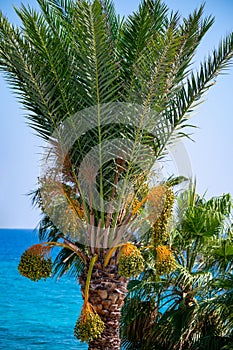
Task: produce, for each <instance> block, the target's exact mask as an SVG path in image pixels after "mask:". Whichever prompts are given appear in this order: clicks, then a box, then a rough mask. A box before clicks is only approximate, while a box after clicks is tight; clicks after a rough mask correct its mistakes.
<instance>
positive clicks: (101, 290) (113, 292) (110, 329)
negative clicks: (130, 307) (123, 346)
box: [79, 259, 128, 350]
mask: <svg viewBox="0 0 233 350" xmlns="http://www.w3.org/2000/svg"><path fill="white" fill-rule="evenodd" d="M86 276H87V269H85V270H84V272H83V273H82V275H81V276H80V278H79V281H80V284H81V290H82V293H84V289H85V282H86ZM127 284H128V279H127V278H124V277H120V276H118V274H117V266H116V264H115V261H114V260H113V259H112V261H111V262H110V265H109V266H108V267H106V268H104V269H103V265H102V264H101V263H100V262H97V263H96V264H95V267H94V269H93V272H92V276H91V283H90V289H89V302H90V303H91V304H92V305H93V306H94V308H95V310H96V312H97V313H98V314H99V316H100V317H101V319H102V320H103V321H104V323H105V330H104V331H103V333H102V335H101V337H100V338H98V339H95V340H93V341H92V342H90V343H89V347H88V349H89V350H120V337H119V326H120V316H121V307H122V305H123V303H124V298H125V296H126V293H127Z"/></svg>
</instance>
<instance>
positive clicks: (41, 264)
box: [18, 250, 52, 281]
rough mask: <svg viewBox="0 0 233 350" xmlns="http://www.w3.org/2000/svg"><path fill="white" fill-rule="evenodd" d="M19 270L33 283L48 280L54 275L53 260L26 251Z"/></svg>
mask: <svg viewBox="0 0 233 350" xmlns="http://www.w3.org/2000/svg"><path fill="white" fill-rule="evenodd" d="M18 270H19V272H20V274H21V275H22V276H25V277H27V278H30V279H31V280H32V281H39V280H40V279H42V278H44V279H46V278H48V277H51V275H52V260H51V258H49V257H47V258H45V257H44V256H40V255H37V254H34V253H33V252H30V251H28V250H26V251H25V252H24V253H23V254H22V256H21V258H20V262H19V265H18Z"/></svg>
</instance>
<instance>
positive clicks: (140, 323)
mask: <svg viewBox="0 0 233 350" xmlns="http://www.w3.org/2000/svg"><path fill="white" fill-rule="evenodd" d="M231 210H232V199H231V197H230V195H229V194H225V195H222V196H221V197H213V198H211V199H209V200H208V201H207V200H205V198H204V197H201V196H198V195H197V194H196V191H195V186H193V187H190V188H189V190H187V191H186V192H184V193H182V195H180V196H178V201H177V213H176V215H175V220H176V225H175V226H174V228H173V231H172V232H171V233H170V247H171V251H172V252H173V254H174V257H175V260H176V267H175V269H174V270H173V271H171V272H169V273H163V274H160V273H159V274H158V256H156V255H155V256H153V254H151V251H150V254H149V255H150V259H147V261H148V267H147V269H146V270H145V272H144V275H143V276H142V277H141V278H140V279H138V280H131V281H130V284H129V293H128V295H127V298H126V301H125V304H124V307H123V310H122V337H123V345H124V346H123V348H124V349H128V350H129V349H151V350H152V349H161V350H162V349H164V350H165V349H171V350H182V349H230V348H231V347H232V330H233V323H232V311H233V303H232V302H233V298H232V268H233V243H232V227H231V226H232V217H231ZM157 244H158V243H157ZM164 263H165V264H166V261H164Z"/></svg>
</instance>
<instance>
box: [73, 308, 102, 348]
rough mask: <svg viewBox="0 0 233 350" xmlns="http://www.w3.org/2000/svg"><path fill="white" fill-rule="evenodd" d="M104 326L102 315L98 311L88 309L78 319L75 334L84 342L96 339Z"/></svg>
mask: <svg viewBox="0 0 233 350" xmlns="http://www.w3.org/2000/svg"><path fill="white" fill-rule="evenodd" d="M104 328H105V324H104V322H103V321H102V320H101V318H100V316H99V315H98V314H96V313H93V312H90V311H87V312H86V313H85V315H81V316H80V318H79V319H78V321H77V323H76V325H75V328H74V335H75V337H76V338H77V339H80V340H81V341H82V342H90V341H92V340H94V339H98V338H99V337H100V336H101V334H102V332H103V330H104Z"/></svg>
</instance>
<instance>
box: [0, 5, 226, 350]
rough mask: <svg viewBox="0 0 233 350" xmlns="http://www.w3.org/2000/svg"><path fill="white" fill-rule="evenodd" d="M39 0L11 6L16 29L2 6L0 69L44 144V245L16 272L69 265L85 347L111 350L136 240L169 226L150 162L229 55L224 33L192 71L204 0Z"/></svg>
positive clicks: (39, 201)
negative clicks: (130, 3) (134, 6)
mask: <svg viewBox="0 0 233 350" xmlns="http://www.w3.org/2000/svg"><path fill="white" fill-rule="evenodd" d="M37 1H38V4H39V6H40V10H39V11H35V10H33V9H32V8H30V7H28V8H27V7H25V6H24V5H22V6H21V8H20V9H16V12H17V14H18V16H19V18H20V20H21V22H22V24H21V26H20V27H15V26H13V25H11V24H10V23H9V21H8V20H7V18H6V17H4V16H3V14H1V15H0V68H1V70H2V71H3V72H4V73H5V76H6V78H7V80H8V82H9V83H10V86H11V88H12V89H13V91H15V92H16V93H18V94H19V98H20V101H21V102H22V103H23V105H24V107H25V108H26V110H27V111H28V114H27V119H28V123H29V125H30V126H31V127H32V128H33V129H34V130H35V131H36V133H37V135H38V136H40V137H41V138H42V139H43V140H44V141H46V142H47V143H48V146H46V152H45V156H44V158H43V167H42V175H41V177H40V179H39V185H38V188H37V189H36V191H35V193H34V203H35V204H36V205H38V206H39V207H40V208H41V210H42V213H43V217H42V219H41V222H40V225H39V237H40V239H41V240H42V243H41V245H40V246H39V247H36V248H29V250H28V251H27V252H26V253H24V255H23V256H22V259H21V261H20V265H19V270H20V272H21V273H22V274H23V275H24V276H28V277H29V278H31V279H32V280H38V279H39V278H45V277H47V276H49V275H50V274H51V273H53V274H55V275H58V276H62V275H63V274H64V273H66V272H68V271H72V272H73V273H74V274H75V275H76V276H78V277H79V281H80V284H81V290H82V293H83V297H84V307H83V310H82V314H81V316H80V318H79V320H78V322H77V324H76V326H75V335H76V336H77V337H79V338H80V339H81V340H85V341H88V342H89V349H104V350H107V349H111V350H114V349H118V350H119V348H120V338H119V322H120V310H121V307H122V305H123V302H124V299H125V296H126V293H127V285H128V282H129V279H130V277H131V276H136V275H138V274H139V273H141V272H142V270H143V268H144V264H145V261H144V260H145V256H146V255H145V252H146V249H144V250H141V247H142V246H143V241H142V239H143V238H142V237H144V235H145V233H146V232H147V231H148V232H149V231H150V230H151V229H153V227H154V225H155V223H156V221H157V220H158V218H159V216H160V214H161V213H162V218H161V219H160V225H163V221H164V222H165V224H166V225H167V217H166V215H167V214H168V213H167V214H166V210H165V209H166V208H165V207H166V205H168V207H169V203H168V202H169V199H167V198H169V196H170V203H171V202H172V200H173V199H172V194H171V189H169V186H166V185H165V186H164V185H161V187H160V186H155V187H152V186H151V185H150V181H149V177H150V176H151V174H152V175H153V172H152V169H153V164H154V163H155V162H156V161H158V160H159V159H161V158H162V157H163V156H164V155H165V154H166V152H167V146H168V144H170V143H172V142H173V141H174V140H176V139H177V138H180V137H182V136H185V133H184V127H185V126H186V125H187V123H188V122H187V120H188V118H189V117H190V113H191V112H192V110H193V108H194V107H195V106H196V105H197V104H198V103H199V102H200V99H201V97H202V95H203V94H204V93H205V92H206V91H207V90H208V89H209V88H210V86H211V85H213V82H214V79H215V78H216V76H217V75H218V74H219V73H220V72H221V71H222V70H224V69H225V68H226V67H227V66H228V64H229V62H230V60H231V58H232V56H233V35H232V34H230V35H228V36H226V37H225V38H224V39H223V40H222V41H221V42H220V44H219V47H218V49H216V50H214V51H213V53H212V54H211V55H209V56H208V57H207V59H206V60H204V61H203V62H202V63H201V65H200V69H199V70H197V71H196V72H195V71H192V70H191V63H192V59H193V57H194V55H195V52H196V49H197V47H198V45H199V44H200V42H201V40H202V38H203V37H204V35H205V34H206V32H207V31H208V30H209V29H210V27H211V25H212V24H213V18H212V17H206V18H205V17H204V16H203V10H204V7H203V6H201V7H200V8H199V9H197V10H195V11H194V12H193V13H192V14H191V15H189V16H188V18H186V19H183V20H182V19H181V18H180V16H179V14H178V13H173V12H172V13H170V12H169V10H168V8H167V6H166V5H165V4H163V3H162V2H161V1H159V0H143V1H142V2H141V4H140V6H139V9H138V11H136V12H135V13H133V14H132V15H130V16H129V17H128V18H126V19H121V18H120V17H119V16H118V15H117V14H116V12H115V9H114V4H113V2H112V1H111V0H93V1H88V0H80V1H75V0H50V1H47V0H37ZM164 206H165V207H164ZM163 207H164V208H165V209H164V210H163ZM159 240H160V245H159V246H157V256H158V263H160V273H162V272H164V269H165V268H166V271H168V269H173V268H174V259H173V255H172V252H171V250H170V247H169V245H168V242H167V237H166V232H163V233H160V238H159ZM150 245H152V246H153V242H151V243H150ZM54 246H59V247H61V250H60V252H59V253H58V254H57V256H56V258H55V261H54V262H53V272H52V271H51V264H50V260H49V259H50V258H49V256H48V252H49V250H50V249H51V248H53V247H54ZM148 249H149V248H148ZM164 261H166V264H165V265H164V264H163V262H164ZM103 325H104V326H103Z"/></svg>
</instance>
